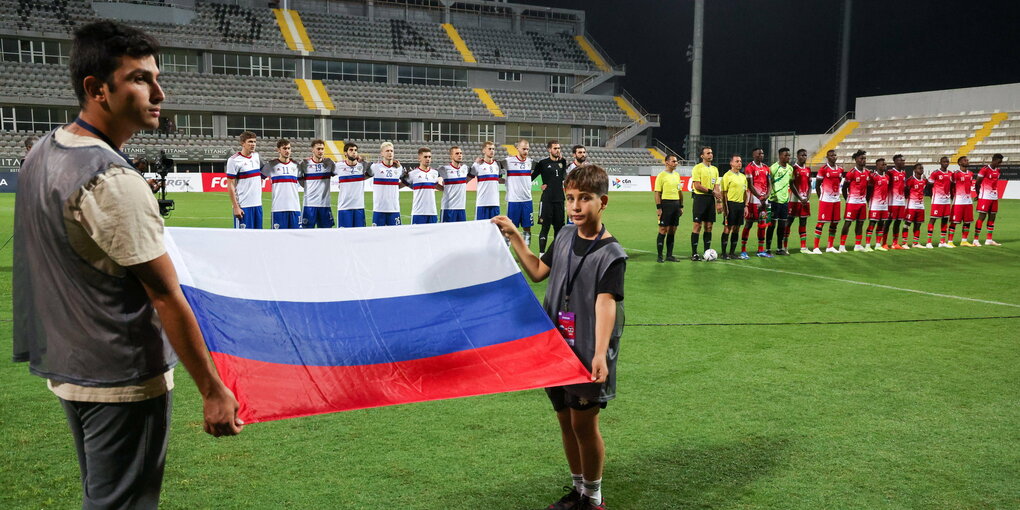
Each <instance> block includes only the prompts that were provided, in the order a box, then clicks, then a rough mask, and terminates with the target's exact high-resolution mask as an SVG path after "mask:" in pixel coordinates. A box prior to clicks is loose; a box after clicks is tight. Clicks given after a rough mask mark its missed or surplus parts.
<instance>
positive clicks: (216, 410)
mask: <svg viewBox="0 0 1020 510" xmlns="http://www.w3.org/2000/svg"><path fill="white" fill-rule="evenodd" d="M239 408H240V405H239V404H238V403H237V399H236V398H234V394H233V392H231V391H230V390H229V389H228V388H227V387H226V386H223V385H220V389H218V390H216V392H215V393H213V394H212V395H209V396H207V397H204V398H203V399H202V411H203V414H204V415H205V427H204V428H205V431H206V433H208V434H210V435H212V436H214V437H220V436H236V435H237V434H240V433H241V430H242V429H244V422H243V421H241V419H240V418H238V417H237V411H238V409H239Z"/></svg>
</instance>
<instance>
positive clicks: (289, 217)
mask: <svg viewBox="0 0 1020 510" xmlns="http://www.w3.org/2000/svg"><path fill="white" fill-rule="evenodd" d="M290 151H291V147H290V140H287V139H286V138H281V139H279V140H278V141H277V142H276V153H277V154H278V157H277V158H275V159H273V160H271V161H269V162H268V163H266V165H265V167H263V169H264V173H265V174H266V175H268V176H269V180H271V181H272V183H273V228H274V229H277V228H280V229H283V228H301V199H300V197H299V196H298V165H297V163H296V162H294V160H293V159H290Z"/></svg>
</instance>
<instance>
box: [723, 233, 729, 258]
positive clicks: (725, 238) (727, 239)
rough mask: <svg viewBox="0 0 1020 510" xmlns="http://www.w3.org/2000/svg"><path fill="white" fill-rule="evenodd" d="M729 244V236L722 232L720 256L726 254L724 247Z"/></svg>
mask: <svg viewBox="0 0 1020 510" xmlns="http://www.w3.org/2000/svg"><path fill="white" fill-rule="evenodd" d="M729 244H730V235H729V234H727V233H726V231H723V233H722V254H723V255H725V254H726V247H727V246H729Z"/></svg>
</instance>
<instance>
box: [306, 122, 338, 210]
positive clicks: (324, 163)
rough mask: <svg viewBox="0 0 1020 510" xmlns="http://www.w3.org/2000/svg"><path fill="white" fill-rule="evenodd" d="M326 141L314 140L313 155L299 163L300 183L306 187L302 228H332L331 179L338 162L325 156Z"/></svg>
mask: <svg viewBox="0 0 1020 510" xmlns="http://www.w3.org/2000/svg"><path fill="white" fill-rule="evenodd" d="M325 153H326V142H324V141H322V140H312V157H310V158H308V159H306V160H304V161H302V162H301V163H299V164H298V183H299V184H300V185H301V186H302V187H303V188H305V206H304V208H303V209H301V228H330V227H332V226H333V211H332V209H331V208H330V206H329V181H330V179H331V178H332V177H333V176H334V175H336V164H335V163H334V162H333V160H332V159H330V158H326V157H324V155H325Z"/></svg>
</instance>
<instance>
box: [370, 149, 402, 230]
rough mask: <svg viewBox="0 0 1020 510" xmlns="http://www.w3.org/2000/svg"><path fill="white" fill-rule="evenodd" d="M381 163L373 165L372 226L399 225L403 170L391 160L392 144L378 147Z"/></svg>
mask: <svg viewBox="0 0 1020 510" xmlns="http://www.w3.org/2000/svg"><path fill="white" fill-rule="evenodd" d="M379 157H380V158H381V161H379V162H378V163H373V164H372V168H371V172H372V226H373V227H374V226H380V227H381V226H388V225H400V177H401V176H402V175H403V171H404V169H403V168H401V167H400V162H399V161H397V160H396V159H394V158H393V144H392V143H390V142H383V143H382V144H380V145H379Z"/></svg>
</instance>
